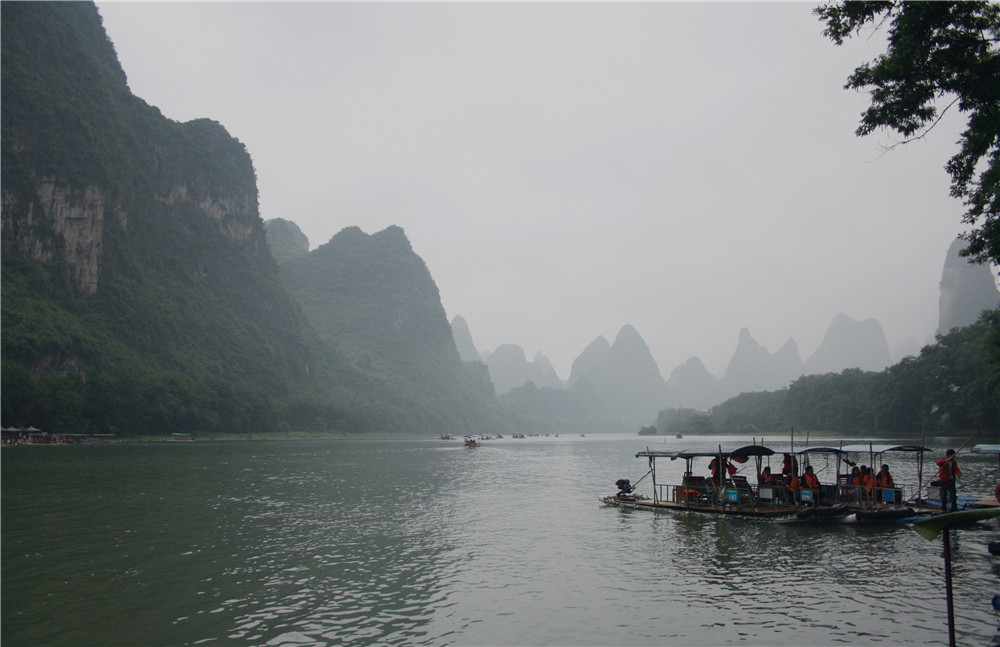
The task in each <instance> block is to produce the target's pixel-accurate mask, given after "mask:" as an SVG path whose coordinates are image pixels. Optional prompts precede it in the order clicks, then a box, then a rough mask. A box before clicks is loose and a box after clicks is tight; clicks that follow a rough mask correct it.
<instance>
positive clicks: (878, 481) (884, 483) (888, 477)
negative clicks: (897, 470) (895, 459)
mask: <svg viewBox="0 0 1000 647" xmlns="http://www.w3.org/2000/svg"><path fill="white" fill-rule="evenodd" d="M875 485H876V486H878V487H880V488H891V487H896V484H895V483H894V482H893V480H892V474H890V473H889V466H888V465H883V466H882V469H880V470H879V472H878V474H877V475H876V476H875Z"/></svg>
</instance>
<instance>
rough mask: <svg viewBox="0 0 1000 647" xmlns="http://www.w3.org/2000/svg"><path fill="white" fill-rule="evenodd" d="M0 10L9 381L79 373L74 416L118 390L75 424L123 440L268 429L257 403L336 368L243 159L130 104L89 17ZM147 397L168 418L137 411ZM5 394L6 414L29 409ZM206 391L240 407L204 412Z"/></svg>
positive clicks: (90, 11) (65, 7) (197, 129)
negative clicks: (146, 434) (175, 432)
mask: <svg viewBox="0 0 1000 647" xmlns="http://www.w3.org/2000/svg"><path fill="white" fill-rule="evenodd" d="M0 11H2V23H3V30H2V32H0V38H2V57H3V88H2V91H3V110H2V112H0V120H2V137H3V142H2V157H3V164H2V171H0V172H2V182H0V186H2V200H0V209H2V211H0V221H2V262H3V274H2V281H3V289H2V296H3V310H4V316H3V322H2V326H3V334H2V350H3V360H4V362H5V367H16V368H17V370H18V371H22V370H23V371H24V373H23V375H27V376H29V377H32V378H33V377H38V376H43V375H50V376H55V377H56V378H57V377H60V376H61V375H64V374H72V375H74V376H76V378H78V381H77V382H69V381H67V382H58V384H60V385H62V386H61V388H63V389H64V391H65V393H63V396H65V401H73V402H76V403H77V405H78V408H85V406H86V405H87V403H86V402H85V398H84V396H82V395H80V393H81V392H82V390H83V389H85V388H86V387H87V385H88V384H93V383H95V382H100V381H106V382H107V381H110V382H114V383H116V384H117V385H118V386H117V387H115V388H114V389H104V390H102V391H100V393H101V394H107V393H110V392H112V391H113V392H114V393H115V395H116V396H118V397H120V398H121V399H122V401H121V402H119V405H120V406H118V407H116V408H115V409H114V410H110V411H109V410H108V408H107V407H104V408H103V409H101V410H99V411H91V412H88V413H87V414H86V415H85V416H84V415H83V414H80V417H81V418H84V417H85V418H86V419H87V420H90V421H93V420H96V419H97V418H98V417H100V418H101V419H102V420H104V421H105V422H104V424H115V425H121V426H122V427H127V428H131V429H132V430H134V431H140V432H141V431H144V430H146V429H147V428H148V429H152V428H154V427H155V426H156V425H158V424H165V425H169V424H171V416H174V415H177V416H182V417H183V416H186V417H185V418H184V419H185V420H186V421H187V422H186V423H185V424H188V425H204V426H205V427H206V428H207V427H216V428H218V429H225V430H227V431H229V430H236V429H239V428H244V429H246V428H247V427H248V426H252V425H256V424H261V425H269V424H270V425H273V424H274V421H273V417H272V416H273V410H272V409H271V408H270V407H271V405H270V404H269V403H262V402H261V400H263V398H262V397H261V396H260V394H261V393H267V396H266V397H267V398H281V397H284V396H285V395H287V394H288V393H290V392H291V391H293V390H297V389H300V388H301V389H313V388H315V387H316V383H315V381H314V380H315V377H316V375H317V374H319V373H322V374H326V372H327V371H328V370H329V369H330V364H329V362H328V360H327V359H324V357H325V353H324V352H323V351H322V350H321V349H320V348H319V345H318V341H317V340H316V339H315V336H313V335H312V333H311V331H310V330H309V328H308V326H307V324H306V322H305V320H304V318H303V317H302V315H301V313H300V312H299V311H298V310H297V309H296V308H295V307H294V304H293V302H292V300H291V298H290V297H289V295H288V293H287V292H286V291H285V290H284V288H283V287H282V285H281V282H280V278H279V276H278V274H277V267H276V265H275V263H274V261H273V259H272V258H271V256H270V253H269V252H268V250H267V246H266V242H265V238H264V228H263V223H262V222H261V219H260V215H259V212H258V203H257V187H256V178H255V176H254V170H253V165H252V163H251V160H250V156H249V153H248V152H247V150H246V148H245V147H244V146H243V145H242V144H241V143H240V142H238V141H237V140H235V139H234V138H233V137H231V136H230V135H229V133H228V132H227V131H226V129H225V128H224V127H223V126H222V125H221V124H219V123H217V122H214V121H211V120H208V119H197V120H194V121H190V122H187V123H178V122H175V121H171V120H168V119H166V118H164V117H163V116H162V115H161V114H160V112H159V110H157V109H156V108H154V107H152V106H149V105H148V104H146V103H145V102H144V101H142V100H141V99H139V98H137V97H135V96H133V95H132V94H131V92H130V91H129V89H128V86H127V83H126V79H125V74H124V72H123V71H122V69H121V66H120V65H119V63H118V60H117V57H116V55H115V52H114V47H113V45H112V44H111V42H110V41H109V40H108V38H107V35H106V34H105V33H104V30H103V27H102V25H101V18H100V15H99V13H98V11H97V8H96V6H95V5H94V4H92V3H87V2H52V3H27V2H25V3H3V4H2V5H0ZM178 375H183V379H182V380H181V379H179V378H178V377H177V376H178ZM5 379H6V371H5ZM27 380H28V378H25V381H23V383H21V384H20V385H19V388H24V389H28V388H29V387H30V386H31V384H30V383H29V381H27ZM5 384H6V382H5ZM144 389H146V390H149V391H150V392H157V393H159V394H160V396H161V397H162V398H163V399H164V401H166V400H167V399H169V398H170V397H171V393H174V394H175V395H177V394H179V395H177V398H178V399H177V400H176V401H175V404H177V406H172V407H171V411H170V412H166V413H165V412H163V411H162V410H158V411H156V412H151V413H150V412H147V411H146V410H145V409H144V407H145V406H146V405H149V407H147V408H151V409H156V408H157V407H156V406H155V405H152V404H149V402H150V401H146V400H143V397H144V396H143V395H142V393H141V392H142V391H143V390H144ZM171 389H173V391H171ZM74 390H75V391H74ZM11 392H12V391H11V390H9V389H6V388H5V389H4V411H5V412H6V411H8V410H13V409H16V408H17V407H19V406H23V405H24V402H15V401H13V400H12V399H9V398H8V393H11ZM24 392H28V391H24ZM209 393H218V394H219V395H218V397H219V399H220V401H221V400H228V401H229V402H239V401H241V398H242V402H243V403H244V404H243V405H242V406H238V407H235V409H237V410H235V411H234V410H232V409H234V408H233V407H229V409H230V410H228V411H227V412H226V413H224V414H222V413H220V409H218V408H216V409H215V410H213V411H209V409H211V408H212V407H213V405H210V404H208V403H207V401H206V398H209V397H215V396H207V395H206V394H209ZM223 393H228V395H223ZM195 394H198V395H195ZM74 398H76V399H74ZM199 398H200V399H201V400H200V401H199V402H198V403H194V401H195V400H199ZM251 401H253V404H252V405H251V404H249V403H250V402H251ZM178 402H180V403H181V404H178ZM40 406H42V407H44V405H40ZM8 407H10V408H11V409H8ZM66 408H67V407H66V406H62V411H65V410H66ZM223 408H224V407H223ZM250 409H255V410H256V411H257V413H258V414H259V415H258V416H257V418H256V419H255V420H254V422H252V423H250V422H248V416H249V415H250V414H249V413H248V411H249V410H250ZM36 410H37V407H36ZM147 413H148V415H147ZM5 415H6V414H5ZM32 415H42V414H39V413H37V412H36V413H35V414H32ZM174 424H176V421H175V422H174ZM136 427H142V428H141V429H136ZM262 430H270V429H262Z"/></svg>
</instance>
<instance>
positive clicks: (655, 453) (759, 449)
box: [635, 445, 774, 461]
mask: <svg viewBox="0 0 1000 647" xmlns="http://www.w3.org/2000/svg"><path fill="white" fill-rule="evenodd" d="M720 454H721V455H722V457H723V458H731V457H734V456H735V457H737V458H749V457H750V456H772V455H774V450H773V449H771V448H770V447H764V446H763V445H746V446H744V447H740V448H738V449H732V450H723V451H721V452H720V451H688V450H679V451H670V450H666V449H653V450H650V449H647V450H646V451H643V452H639V453H637V454H636V455H635V457H636V458H642V457H649V458H669V459H670V460H672V461H673V460H677V459H678V458H683V459H684V460H690V459H692V458H715V457H716V456H718V455H720Z"/></svg>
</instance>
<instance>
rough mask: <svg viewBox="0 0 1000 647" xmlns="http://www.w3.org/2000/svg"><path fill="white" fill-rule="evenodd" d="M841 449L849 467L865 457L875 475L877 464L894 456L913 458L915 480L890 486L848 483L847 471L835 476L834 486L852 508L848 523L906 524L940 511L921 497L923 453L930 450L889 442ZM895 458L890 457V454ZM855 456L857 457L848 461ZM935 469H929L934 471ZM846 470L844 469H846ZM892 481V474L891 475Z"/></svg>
mask: <svg viewBox="0 0 1000 647" xmlns="http://www.w3.org/2000/svg"><path fill="white" fill-rule="evenodd" d="M840 449H841V451H842V452H843V453H844V456H845V458H844V463H845V464H846V465H847V466H848V467H850V468H851V469H852V470H853V468H854V467H855V466H856V463H857V462H861V461H863V460H865V457H867V463H868V464H869V465H870V466H871V470H872V471H873V473H874V474H876V475H877V473H878V471H879V470H880V469H881V468H880V467H879V466H881V465H886V466H888V465H889V464H890V463H893V462H897V461H895V458H896V457H903V458H907V455H909V459H910V460H915V461H916V468H917V470H916V473H917V482H916V483H896V482H894V483H893V485H892V486H891V487H878V486H877V485H876V486H875V487H864V486H858V485H852V484H850V482H849V480H850V474H838V475H837V487H838V490H839V495H840V500H841V501H843V502H845V503H847V504H848V505H849V506H850V507H851V514H850V515H849V516H848V517H847V519H846V521H848V522H855V523H857V522H878V521H897V522H905V523H909V522H912V521H914V520H916V519H919V518H922V517H928V516H930V515H932V514H935V513H939V512H941V510H940V509H939V508H937V507H935V506H933V505H932V504H931V503H930V502H929V501H927V500H926V499H924V498H923V488H924V487H925V481H924V476H923V475H924V453H925V452H928V451H930V450H929V449H927V448H926V447H921V446H920V445H889V444H878V445H877V444H874V443H870V442H869V443H861V444H852V445H843V446H842V447H841V448H840ZM890 454H891V455H893V457H894V458H892V459H890V458H889V455H890ZM852 458H856V459H857V460H856V461H855V460H851V459H852ZM936 469H937V468H934V470H932V472H933V473H936ZM846 471H847V470H845V472H846ZM893 480H894V481H895V477H894V478H893Z"/></svg>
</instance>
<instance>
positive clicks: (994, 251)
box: [815, 1, 1000, 263]
mask: <svg viewBox="0 0 1000 647" xmlns="http://www.w3.org/2000/svg"><path fill="white" fill-rule="evenodd" d="M815 13H816V14H817V15H818V16H819V17H820V18H821V19H822V20H823V22H825V23H826V29H825V30H824V31H823V33H824V35H826V36H827V37H829V38H830V39H831V40H832V41H833V42H834V43H836V44H837V45H842V44H843V43H844V40H845V39H846V38H849V37H851V36H852V35H855V34H859V33H861V31H862V30H864V29H867V28H871V29H874V30H878V29H881V28H883V27H886V26H888V27H887V29H888V33H887V36H888V45H887V48H886V52H885V53H884V54H882V55H880V56H878V57H877V58H876V59H875V60H874V61H871V62H867V63H864V64H862V65H860V66H859V67H857V68H856V69H855V70H854V73H853V74H852V75H851V76H850V77H848V80H847V84H846V85H845V86H844V87H845V88H847V89H853V90H863V89H870V94H871V104H870V105H869V107H868V109H867V110H865V112H864V113H862V116H861V124H860V125H859V126H858V129H857V134H858V135H859V136H862V135H867V134H869V133H871V132H873V131H874V130H876V129H878V128H888V129H891V130H895V131H896V132H898V133H899V134H900V135H902V136H903V138H904V140H903V142H904V143H905V142H908V141H913V140H914V139H919V138H922V137H924V136H925V135H926V134H927V133H928V131H930V130H931V129H932V128H934V126H935V125H936V124H937V123H938V122H939V121H940V119H941V117H942V116H943V115H944V113H945V112H947V111H948V110H949V109H951V108H952V107H957V109H958V110H959V111H960V112H961V113H963V114H965V115H967V117H968V123H967V125H966V129H965V131H964V132H963V133H962V135H961V137H960V139H959V141H958V144H959V150H958V152H957V153H956V154H955V155H954V156H953V157H952V158H951V159H950V160H949V161H948V163H947V164H946V165H945V169H946V170H947V172H948V174H949V175H950V176H951V195H952V196H953V197H955V198H958V199H960V200H962V201H963V203H964V205H965V206H966V209H967V210H966V213H965V216H964V221H965V222H966V223H967V224H968V225H970V230H969V231H968V232H966V233H965V234H964V235H963V236H962V237H963V238H964V239H965V240H966V241H967V243H968V245H967V247H966V249H965V250H964V251H963V252H962V253H963V255H964V256H967V257H969V258H970V259H972V260H973V261H976V262H979V263H986V262H992V263H1000V51H998V40H997V36H998V33H1000V5H997V4H993V3H990V2H900V1H892V2H886V1H881V2H836V3H830V4H826V5H823V6H821V7H819V8H817V9H816V10H815Z"/></svg>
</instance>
